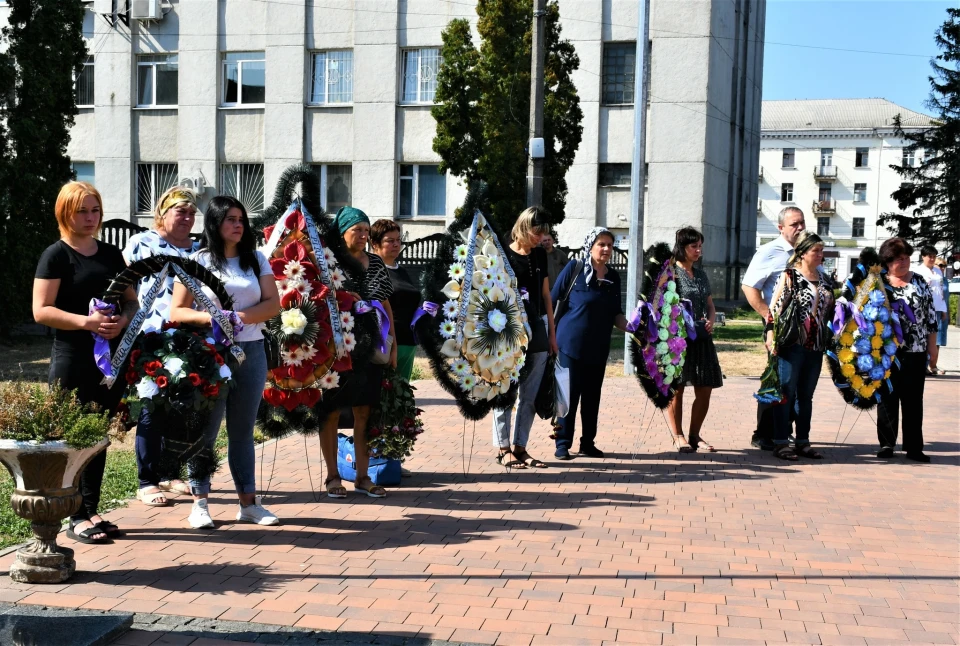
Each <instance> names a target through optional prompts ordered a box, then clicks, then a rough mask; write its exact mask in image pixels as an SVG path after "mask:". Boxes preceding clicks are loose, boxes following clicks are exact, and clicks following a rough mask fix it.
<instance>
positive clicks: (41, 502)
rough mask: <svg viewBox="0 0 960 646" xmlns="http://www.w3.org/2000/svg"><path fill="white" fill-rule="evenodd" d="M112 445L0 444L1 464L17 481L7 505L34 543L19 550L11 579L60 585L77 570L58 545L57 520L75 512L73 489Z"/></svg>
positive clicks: (70, 555) (70, 556) (76, 494)
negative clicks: (24, 524) (24, 521)
mask: <svg viewBox="0 0 960 646" xmlns="http://www.w3.org/2000/svg"><path fill="white" fill-rule="evenodd" d="M109 444H110V441H109V440H108V439H106V438H104V439H103V440H102V441H100V442H99V443H97V444H95V445H93V446H91V447H89V448H86V449H73V448H70V447H69V446H68V445H67V443H66V442H43V443H38V442H18V441H16V440H0V462H2V463H3V466H5V467H7V470H8V471H9V472H10V475H11V476H12V477H13V479H14V482H15V487H16V488H15V489H14V492H13V495H12V496H10V506H11V507H13V511H14V513H15V514H17V515H18V516H20V517H21V518H25V519H27V520H29V521H30V522H31V526H32V529H33V535H34V539H33V542H32V543H30V544H29V545H26V546H24V547H21V548H20V549H19V550H17V558H16V560H15V561H14V562H13V565H11V566H10V578H11V579H12V580H14V581H18V582H20V583H63V582H64V581H66V580H67V579H69V578H70V577H71V576H73V573H74V572H75V571H76V569H77V563H76V561H74V559H73V550H72V549H70V548H67V547H59V546H58V545H57V533H58V532H59V531H60V526H61V521H62V520H63V519H64V518H67V517H68V516H70V515H72V514H74V513H76V511H77V510H78V509H79V508H80V503H81V497H80V493H79V492H78V490H77V486H78V485H79V483H80V474H81V473H82V472H83V469H84V467H86V466H87V464H88V463H89V462H90V460H91V459H93V457H94V456H96V455H97V454H98V453H100V451H103V450H104V449H106V448H107V445H109Z"/></svg>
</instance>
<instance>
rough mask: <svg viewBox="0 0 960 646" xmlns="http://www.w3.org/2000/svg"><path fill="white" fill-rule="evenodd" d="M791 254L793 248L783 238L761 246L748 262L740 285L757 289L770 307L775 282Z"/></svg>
mask: <svg viewBox="0 0 960 646" xmlns="http://www.w3.org/2000/svg"><path fill="white" fill-rule="evenodd" d="M792 253H793V247H791V246H790V243H788V242H787V241H786V240H784V239H783V236H779V237H778V238H777V239H776V240H774V241H772V242H768V243H767V244H765V245H761V246H760V247H759V248H758V249H757V253H755V254H754V255H753V259H751V260H750V266H749V267H747V271H746V273H745V274H744V275H743V280H741V281H740V284H741V285H746V286H747V287H753V288H754V289H759V290H760V292H761V293H762V294H763V300H764V302H766V304H767V305H770V299H772V298H773V290H774V288H775V287H776V286H777V280H778V279H779V278H780V274H782V273H783V270H784V269H786V267H787V261H788V260H790V255H791V254H792Z"/></svg>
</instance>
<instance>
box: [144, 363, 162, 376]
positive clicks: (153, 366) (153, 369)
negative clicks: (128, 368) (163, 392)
mask: <svg viewBox="0 0 960 646" xmlns="http://www.w3.org/2000/svg"><path fill="white" fill-rule="evenodd" d="M162 367H163V364H162V363H160V362H159V361H148V362H147V365H145V366H144V367H143V370H144V372H146V373H147V374H148V375H150V376H151V377H153V376H154V375H156V374H157V370H160V368H162Z"/></svg>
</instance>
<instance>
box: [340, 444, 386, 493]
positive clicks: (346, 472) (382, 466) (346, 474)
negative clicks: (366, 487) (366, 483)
mask: <svg viewBox="0 0 960 646" xmlns="http://www.w3.org/2000/svg"><path fill="white" fill-rule="evenodd" d="M355 460H356V454H355V453H354V450H353V438H352V437H347V436H346V435H343V434H338V435H337V471H338V472H339V473H340V479H341V480H349V481H350V482H355V481H356V479H357V469H356V467H355V466H354V461H355ZM367 475H369V476H370V479H371V480H372V481H373V484H376V485H380V486H381V487H396V486H397V485H399V484H400V460H391V459H388V458H370V466H369V467H368V468H367Z"/></svg>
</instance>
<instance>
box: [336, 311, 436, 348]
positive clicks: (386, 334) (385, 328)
mask: <svg viewBox="0 0 960 646" xmlns="http://www.w3.org/2000/svg"><path fill="white" fill-rule="evenodd" d="M424 305H426V303H424ZM373 311H376V313H377V320H378V321H379V322H380V346H379V350H380V352H382V353H384V354H386V353H387V350H388V348H387V339H389V338H390V317H389V316H387V310H385V309H383V304H382V303H381V302H380V301H357V302H356V303H354V304H353V313H354V314H367V313H368V312H373Z"/></svg>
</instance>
